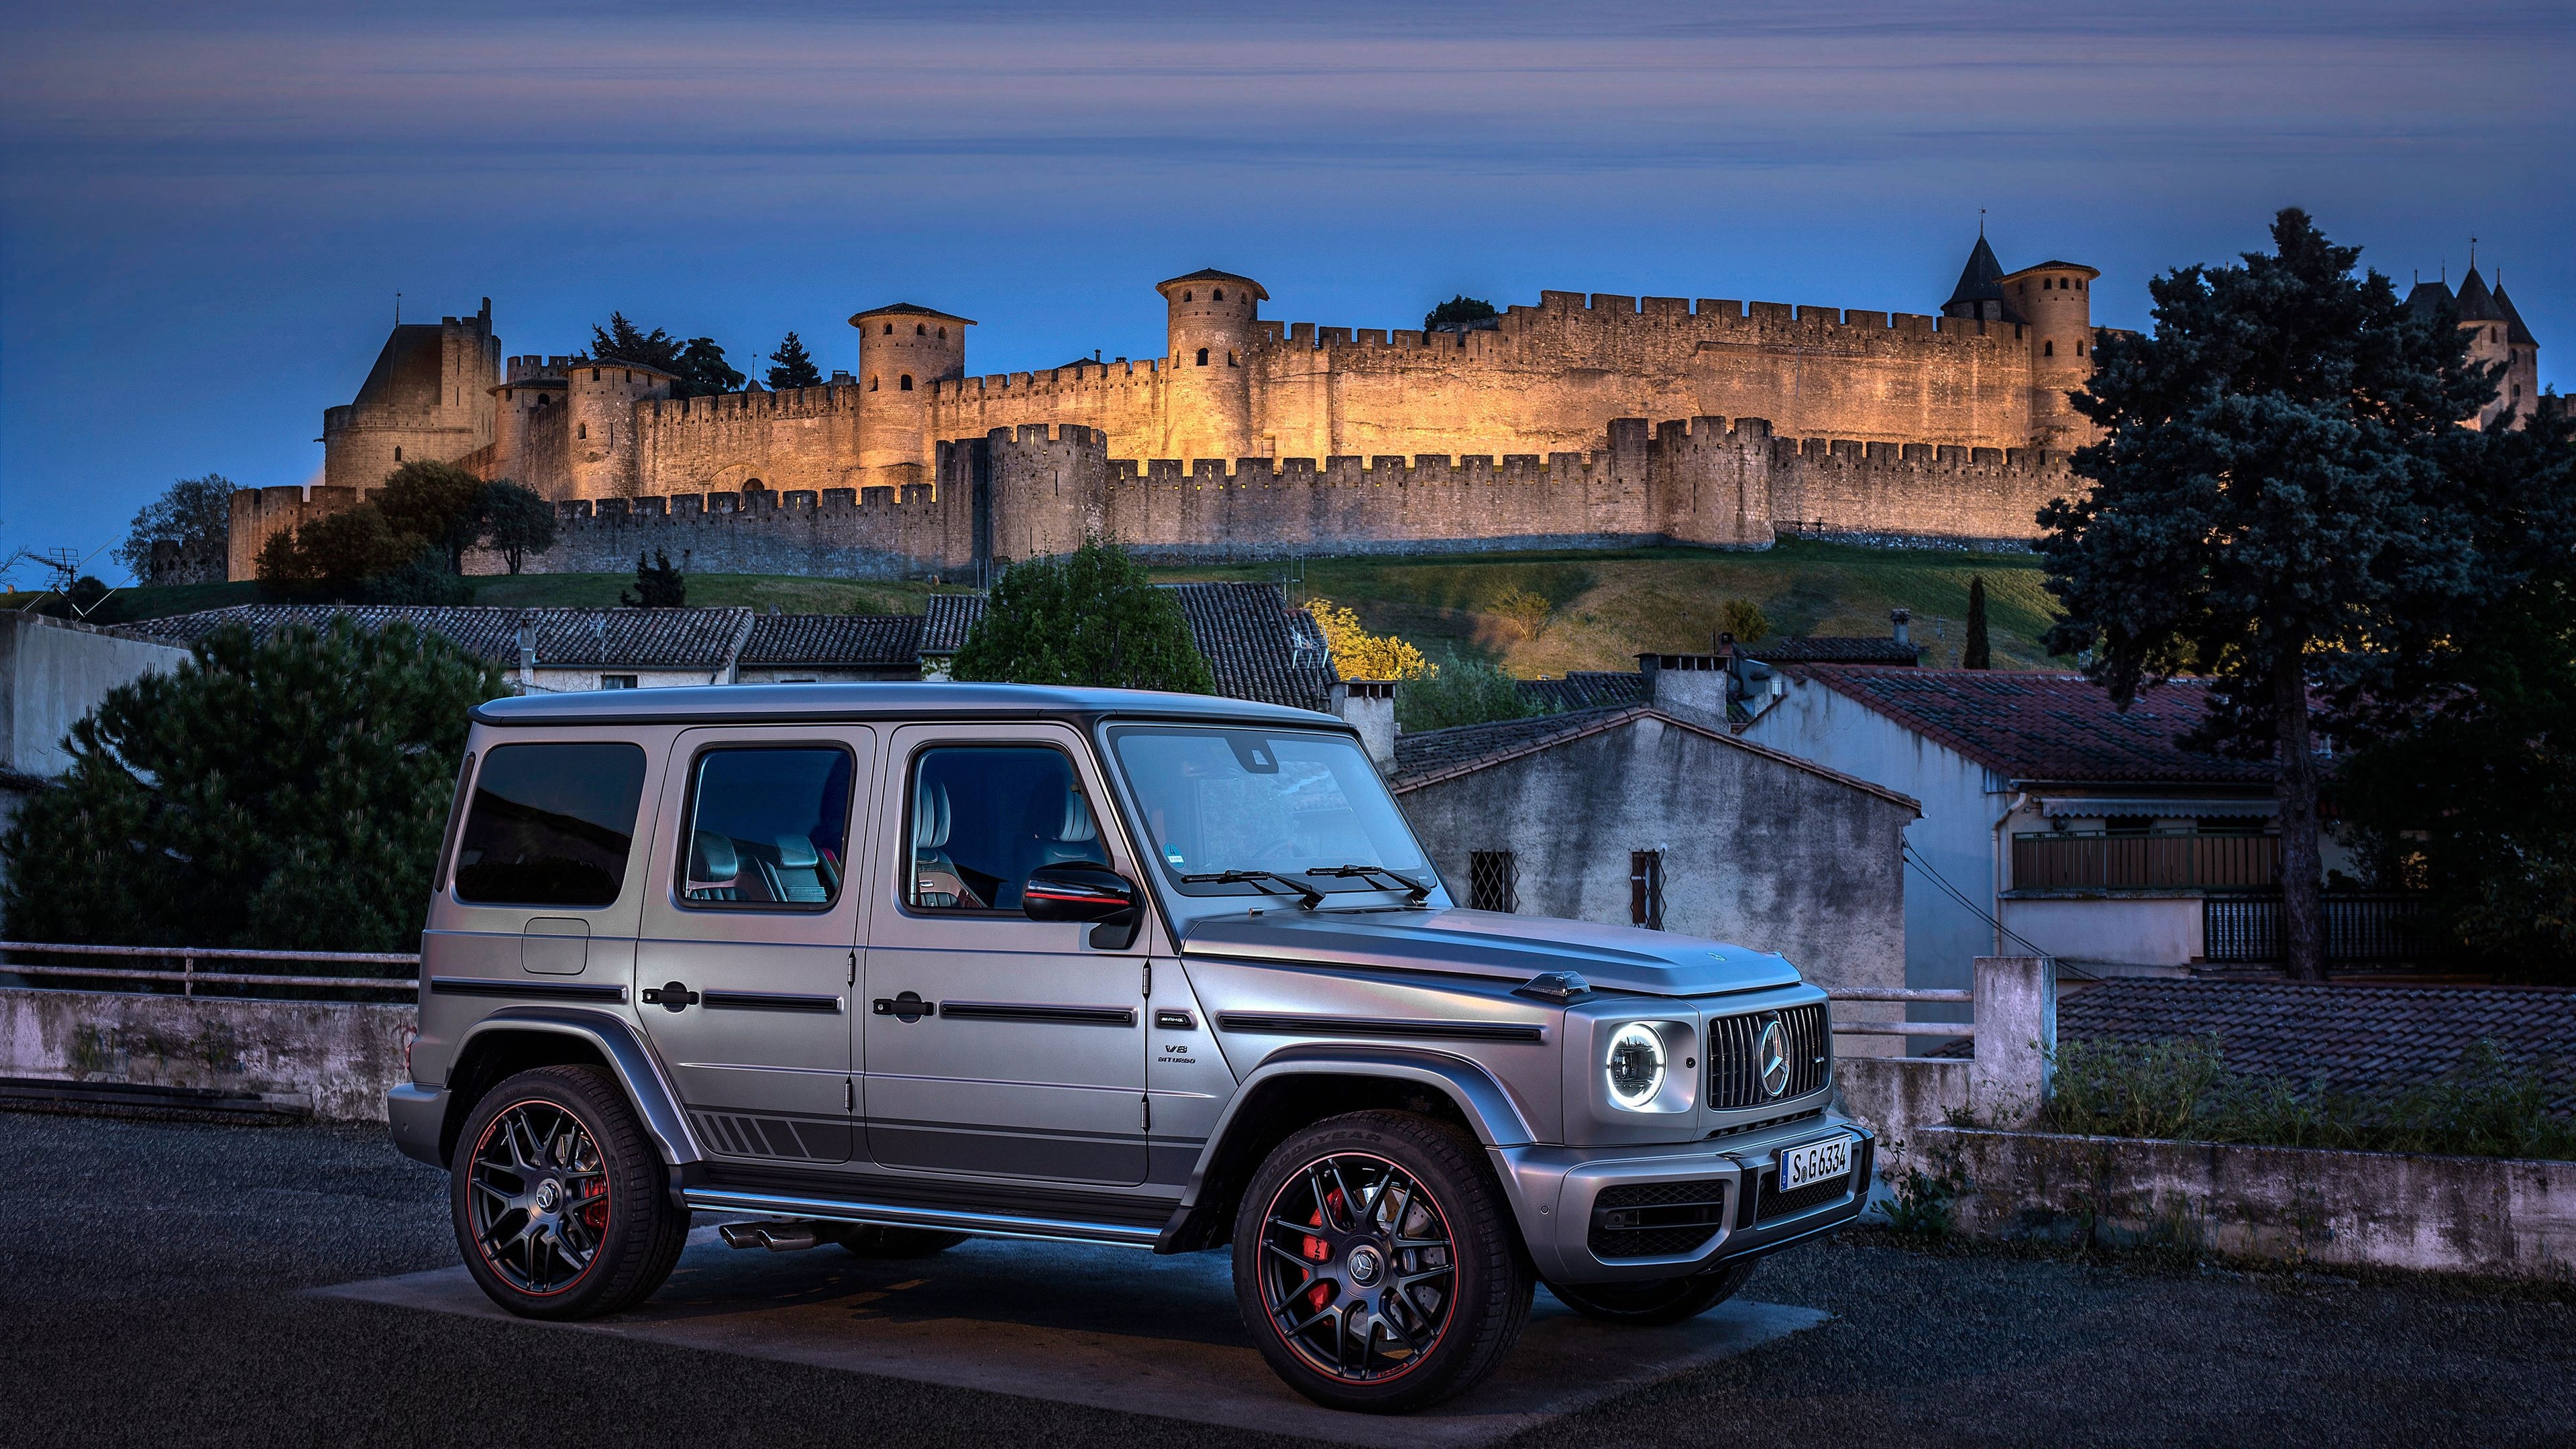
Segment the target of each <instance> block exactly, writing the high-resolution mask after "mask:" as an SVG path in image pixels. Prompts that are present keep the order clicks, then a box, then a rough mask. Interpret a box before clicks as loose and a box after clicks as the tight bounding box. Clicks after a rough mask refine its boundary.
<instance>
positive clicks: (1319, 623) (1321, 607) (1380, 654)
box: [1306, 599, 1431, 679]
mask: <svg viewBox="0 0 2576 1449" xmlns="http://www.w3.org/2000/svg"><path fill="white" fill-rule="evenodd" d="M1306 612H1307V613H1309V614H1312V615H1313V616H1314V617H1315V625H1316V627H1317V628H1320V629H1322V630H1323V631H1324V647H1325V648H1326V649H1328V650H1330V651H1331V653H1332V656H1333V667H1334V668H1335V669H1337V670H1339V671H1341V675H1342V677H1343V678H1344V679H1422V678H1425V677H1427V676H1428V675H1429V674H1430V673H1431V663H1430V661H1428V660H1426V659H1424V658H1423V657H1422V651H1421V650H1419V649H1416V648H1414V647H1413V646H1412V645H1410V644H1407V643H1406V642H1404V641H1403V640H1401V639H1398V638H1397V637H1395V636H1394V635H1392V634H1372V633H1370V632H1369V631H1368V630H1366V629H1364V628H1361V627H1360V616H1359V615H1358V614H1356V613H1353V612H1352V611H1351V610H1349V609H1347V608H1344V607H1343V606H1341V605H1339V604H1336V603H1334V602H1333V601H1332V600H1330V599H1308V600H1307V601H1306Z"/></svg>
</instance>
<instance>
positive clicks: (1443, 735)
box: [1387, 705, 1923, 814]
mask: <svg viewBox="0 0 2576 1449" xmlns="http://www.w3.org/2000/svg"><path fill="white" fill-rule="evenodd" d="M1649 718H1652V719H1656V720H1660V721H1662V722H1663V723H1664V724H1665V725H1666V726H1668V727H1670V728H1673V729H1679V730H1687V731H1689V732H1690V733H1692V734H1695V735H1698V736H1700V737H1701V738H1703V739H1707V740H1713V741H1715V742H1716V743H1718V744H1721V745H1724V746H1726V747H1728V748H1729V749H1737V750H1742V751H1744V752H1745V753H1746V754H1750V755H1760V756H1761V757H1763V758H1764V759H1767V760H1771V761H1773V762H1775V763H1778V764H1782V765H1787V766H1788V767H1789V768H1791V769H1793V770H1797V771H1799V772H1801V773H1804V774H1809V775H1816V776H1820V777H1822V778H1824V779H1827V780H1833V781H1836V782H1838V783H1840V784H1844V785H1849V786H1850V787H1852V788H1853V789H1855V790H1864V791H1867V792H1868V793H1870V794H1872V795H1876V796H1878V797H1879V798H1881V799H1883V800H1889V801H1892V802H1894V803H1896V804H1898V805H1902V806H1904V807H1905V808H1906V809H1908V810H1912V811H1914V812H1915V813H1917V814H1921V813H1922V809H1923V807H1922V805H1921V803H1920V802H1918V801H1916V800H1915V799H1914V797H1912V796H1910V795H1902V794H1899V793H1897V792H1896V791H1894V790H1890V789H1888V788H1887V787H1886V786H1884V785H1875V784H1872V783H1870V782H1869V781H1867V780H1862V779H1857V778H1855V777H1853V776H1850V775H1846V774H1844V773H1843V772H1842V771H1840V770H1829V769H1826V768H1825V767H1824V766H1822V765H1819V764H1817V763H1816V762H1815V761H1813V760H1802V759H1800V758H1798V757H1797V756H1796V755H1791V754H1784V753H1782V752H1781V751H1779V750H1775V749H1772V748H1771V747H1770V746H1768V745H1757V744H1754V743H1753V742H1752V741H1750V740H1743V739H1738V738H1736V737H1735V736H1734V735H1732V734H1729V733H1727V732H1725V731H1724V730H1712V729H1708V728H1706V727H1704V726H1701V725H1697V724H1694V723H1692V722H1691V721H1689V720H1686V719H1681V718H1678V717H1676V716H1673V715H1669V714H1666V713H1664V712H1663V711H1662V710H1659V709H1655V708H1653V707H1652V706H1649V705H1629V706H1627V707H1625V708H1611V709H1585V710H1576V711H1573V712H1571V713H1568V714H1543V715H1537V716H1534V717H1532V718H1529V719H1506V720H1492V721H1488V722H1487V723H1484V724H1472V725H1457V726H1454V727H1452V728H1449V729H1445V730H1423V731H1421V732H1419V733H1415V734H1400V735H1397V736H1396V737H1395V769H1394V770H1393V771H1392V772H1390V773H1389V775H1388V777H1387V784H1388V786H1389V788H1391V789H1393V790H1394V791H1395V793H1397V794H1399V795H1401V794H1405V793H1407V792H1409V791H1413V790H1419V789H1421V788H1423V787H1424V786H1426V785H1436V784H1439V783H1440V782H1441V781H1443V780H1454V779H1456V778H1458V777H1459V776H1461V775H1469V774H1473V773H1475V772H1476V771H1478V770H1485V769H1491V768H1492V767H1494V766H1496V765H1501V764H1506V763H1509V762H1510V761H1513V760H1517V759H1520V758H1522V757H1524V756H1528V755H1534V754H1537V753H1538V752H1540V751H1541V750H1549V749H1554V748H1555V747H1557V746H1558V745H1564V744H1571V743H1573V742H1574V741H1576V740H1580V739H1588V738H1590V737H1591V736H1593V735H1597V734H1603V733H1606V732H1608V731H1610V730H1615V729H1619V728H1622V727H1624V726H1626V725H1630V724H1633V723H1635V722H1637V721H1639V720H1643V719H1649Z"/></svg>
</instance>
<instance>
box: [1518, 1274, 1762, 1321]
mask: <svg viewBox="0 0 2576 1449" xmlns="http://www.w3.org/2000/svg"><path fill="white" fill-rule="evenodd" d="M1753 1268H1754V1265H1753V1264H1752V1263H1750V1262H1739V1263H1728V1264H1725V1265H1723V1266H1721V1267H1717V1268H1713V1269H1711V1270H1709V1271H1708V1272H1705V1273H1694V1274H1692V1275H1691V1276H1689V1277H1687V1278H1649V1279H1646V1280H1645V1281H1643V1282H1637V1283H1586V1284H1583V1285H1582V1286H1580V1287H1566V1286H1563V1285H1560V1284H1556V1283H1550V1284H1548V1285H1547V1291H1548V1292H1550V1293H1553V1294H1555V1295H1556V1297H1557V1301H1558V1302H1560V1303H1563V1304H1564V1305H1565V1306H1566V1307H1568V1308H1571V1309H1573V1310H1574V1311H1575V1312H1577V1313H1580V1314H1582V1315H1583V1316H1584V1317H1586V1318H1597V1319H1600V1320H1601V1321H1602V1322H1604V1323H1627V1324H1634V1325H1636V1326H1637V1327H1640V1328H1652V1327H1656V1326H1659V1325H1662V1324H1667V1323H1680V1322H1682V1321H1683V1320H1684V1319H1689V1318H1697V1317H1699V1316H1700V1315H1701V1314H1703V1313H1706V1312H1707V1311H1709V1310H1710V1309H1712V1308H1715V1307H1716V1306H1717V1305H1719V1304H1721V1303H1724V1302H1725V1301H1726V1300H1727V1299H1729V1298H1732V1297H1734V1296H1735V1295H1736V1294H1737V1293H1738V1292H1740V1291H1742V1289H1743V1287H1744V1285H1745V1284H1746V1283H1748V1282H1750V1281H1752V1278H1753Z"/></svg>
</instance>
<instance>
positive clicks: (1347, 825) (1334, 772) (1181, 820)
mask: <svg viewBox="0 0 2576 1449" xmlns="http://www.w3.org/2000/svg"><path fill="white" fill-rule="evenodd" d="M1110 741H1111V745H1112V747H1113V748H1114V749H1115V750H1116V751H1117V754H1118V763H1119V764H1120V766H1121V767H1122V768H1123V769H1124V771H1125V773H1126V776H1127V785H1128V788H1129V789H1131V790H1133V791H1134V792H1135V796H1136V803H1137V805H1138V806H1139V807H1140V808H1141V809H1142V811H1143V812H1144V816H1145V830H1146V833H1147V834H1148V835H1149V836H1150V837H1151V845H1152V849H1153V853H1154V855H1155V856H1156V857H1157V858H1158V859H1160V860H1161V862H1162V866H1163V874H1164V876H1165V877H1166V878H1167V879H1168V880H1170V881H1171V883H1172V884H1173V885H1174V886H1175V887H1176V888H1177V889H1179V890H1182V891H1185V892H1187V893H1189V894H1192V895H1258V894H1264V893H1266V892H1265V889H1264V888H1265V886H1267V887H1268V892H1276V891H1277V890H1278V889H1279V887H1277V886H1276V885H1275V884H1273V883H1270V882H1257V881H1230V882H1229V881H1208V880H1197V881H1193V880H1188V879H1186V878H1187V877H1191V876H1212V875H1222V874H1224V873H1226V872H1228V871H1261V872H1276V873H1278V874H1280V875H1285V876H1288V877H1290V878H1291V879H1293V880H1295V881H1297V882H1299V883H1300V884H1303V885H1306V886H1309V887H1311V888H1313V889H1315V890H1318V891H1323V892H1326V893H1328V894H1329V893H1348V892H1357V891H1381V890H1386V889H1388V888H1389V885H1390V883H1389V882H1387V881H1385V880H1383V879H1378V880H1370V879H1367V878H1364V877H1358V876H1316V875H1309V874H1307V872H1309V871H1316V870H1333V869H1336V868H1339V867H1343V866H1354V865H1357V866H1378V867H1383V868H1385V869H1387V870H1394V871H1401V872H1403V873H1405V874H1407V875H1410V876H1413V877H1414V878H1416V879H1418V880H1422V881H1423V882H1424V883H1425V884H1430V883H1431V880H1430V878H1431V876H1432V874H1433V873H1432V870H1431V865H1430V862H1429V861H1427V860H1426V859H1425V858H1424V857H1423V854H1422V847H1421V845H1420V844H1418V843H1417V842H1416V841H1415V840H1414V838H1413V830H1412V828H1411V827H1410V826H1408V825H1406V824H1405V823H1404V816H1403V814H1402V812H1400V811H1398V810H1397V809H1396V807H1395V800H1394V798H1393V797H1391V796H1389V795H1388V794H1387V792H1386V783H1385V782H1384V781H1383V780H1381V779H1379V778H1378V773H1377V768H1376V767H1375V766H1374V765H1372V764H1370V763H1369V758H1368V756H1367V755H1366V754H1365V753H1363V752H1362V751H1361V749H1360V747H1359V746H1358V744H1357V743H1355V742H1353V741H1351V740H1349V739H1345V738H1343V737H1342V736H1339V735H1320V734H1303V733H1298V732H1295V731H1288V730H1278V731H1274V730H1257V729H1189V728H1181V727H1169V728H1166V727H1130V728H1125V729H1120V730H1116V731H1114V732H1112V734H1111V736H1110Z"/></svg>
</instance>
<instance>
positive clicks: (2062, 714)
mask: <svg viewBox="0 0 2576 1449" xmlns="http://www.w3.org/2000/svg"><path fill="white" fill-rule="evenodd" d="M1789 669H1790V672H1792V673H1794V674H1796V675H1797V676H1798V677H1800V678H1802V679H1807V680H1810V681H1813V682H1814V683H1816V684H1819V685H1822V686H1823V687H1825V688H1827V689H1830V690H1833V691H1834V692H1836V693H1837V694H1842V695H1846V696H1849V697H1850V698H1852V699H1854V700H1857V701H1859V702H1860V703H1862V704H1864V705H1867V706H1868V707H1869V708H1871V709H1873V710H1876V711H1878V712H1879V713H1880V714H1883V715H1885V716H1887V717H1888V718H1889V719H1891V720H1894V721H1895V722H1896V723H1898V724H1900V725H1902V726H1904V727H1905V728H1907V729H1910V730H1912V731H1914V732H1915V733H1917V734H1920V735H1922V736H1924V737H1925V738H1926V739H1930V740H1933V741H1936V742H1938V743H1940V744H1943V745H1946V746H1948V747H1949V748H1951V749H1953V750H1956V751H1958V752H1959V753H1960V754H1962V755H1965V756H1966V757H1968V758H1969V759H1971V760H1974V761H1976V762H1977V763H1978V764H1981V765H1983V766H1985V767H1986V768H1988V769H1990V770H1993V771H1995V772H1996V773H1997V774H2000V775H2003V776H2004V777H2006V778H2007V779H2012V780H2049V781H2060V782H2084V783H2090V782H2109V781H2131V782H2142V783H2168V782H2169V783H2190V784H2247V785H2263V784H2269V783H2270V782H2271V780H2272V774H2273V772H2272V765H2271V763H2270V762H2269V761H2265V760H2231V759H2227V758H2224V757H2222V756H2218V755H2209V754H2202V753H2199V752H2197V751H2192V750H2186V749H2184V748H2182V747H2181V746H2180V745H2177V744H2175V743H2174V739H2175V737H2176V736H2178V735H2180V734H2182V733H2184V732H2185V731H2187V730H2189V729H2190V728H2192V727H2193V726H2194V725H2197V724H2198V723H2200V720H2201V716H2202V715H2203V713H2204V712H2205V711H2206V710H2207V708H2208V698H2209V685H2208V682H2207V681H2205V680H2197V679H2177V680H2173V681H2171V682H2169V683H2166V684H2161V685H2158V686H2156V687H2155V688H2153V689H2151V690H2148V691H2147V692H2146V693H2144V694H2142V695H2140V696H2139V697H2138V699H2137V701H2136V703H2134V704H2132V705H2131V706H2130V707H2129V709H2128V712H2127V713H2125V714H2124V713H2122V712H2120V711H2119V710H2116V709H2113V708H2112V707H2111V696H2110V693H2109V692H2108V691H2106V690H2104V689H2103V688H2102V687H2101V686H2100V685H2097V684H2095V683H2093V682H2092V681H2091V680H2088V679H2086V678H2085V677H2084V676H2082V675H2080V674H2051V673H2044V672H2039V671H2024V670H2003V669H1880V668H1847V667H1842V666H1830V667H1823V668H1818V667H1815V666H1801V665H1792V666H1789Z"/></svg>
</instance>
